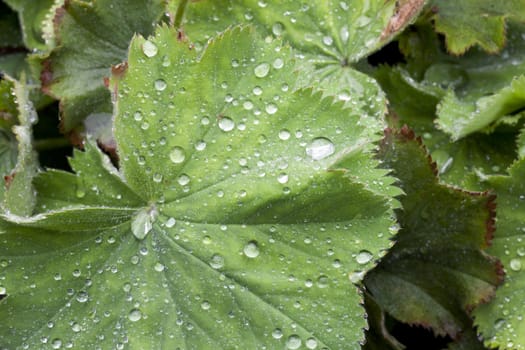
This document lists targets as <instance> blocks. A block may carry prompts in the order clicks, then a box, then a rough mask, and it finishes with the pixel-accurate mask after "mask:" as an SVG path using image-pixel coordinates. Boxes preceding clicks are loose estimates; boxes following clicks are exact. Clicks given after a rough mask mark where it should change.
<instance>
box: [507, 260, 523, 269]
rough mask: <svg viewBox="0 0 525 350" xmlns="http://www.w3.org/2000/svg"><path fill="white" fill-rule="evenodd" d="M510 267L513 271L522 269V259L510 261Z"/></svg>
mask: <svg viewBox="0 0 525 350" xmlns="http://www.w3.org/2000/svg"><path fill="white" fill-rule="evenodd" d="M509 265H510V268H511V269H512V270H513V271H519V270H521V260H520V259H512V260H511V261H510V264H509Z"/></svg>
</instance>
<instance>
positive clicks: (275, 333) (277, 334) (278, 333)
mask: <svg viewBox="0 0 525 350" xmlns="http://www.w3.org/2000/svg"><path fill="white" fill-rule="evenodd" d="M272 337H273V338H274V339H281V338H282V337H283V331H282V330H281V329H280V328H275V329H274V330H273V331H272Z"/></svg>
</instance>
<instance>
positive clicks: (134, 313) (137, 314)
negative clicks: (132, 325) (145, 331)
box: [128, 309, 142, 322]
mask: <svg viewBox="0 0 525 350" xmlns="http://www.w3.org/2000/svg"><path fill="white" fill-rule="evenodd" d="M128 318H129V320H130V321H131V322H137V321H139V320H140V319H141V318H142V312H141V311H140V310H139V309H133V310H131V311H130V312H129V315H128Z"/></svg>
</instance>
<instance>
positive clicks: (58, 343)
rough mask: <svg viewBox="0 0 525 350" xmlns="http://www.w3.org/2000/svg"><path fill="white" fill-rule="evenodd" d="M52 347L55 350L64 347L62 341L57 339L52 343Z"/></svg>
mask: <svg viewBox="0 0 525 350" xmlns="http://www.w3.org/2000/svg"><path fill="white" fill-rule="evenodd" d="M51 347H52V348H53V349H60V348H61V347H62V340H60V339H58V338H55V339H53V340H52V341H51Z"/></svg>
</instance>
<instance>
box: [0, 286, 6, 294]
mask: <svg viewBox="0 0 525 350" xmlns="http://www.w3.org/2000/svg"><path fill="white" fill-rule="evenodd" d="M6 294H7V289H6V287H4V286H0V295H6Z"/></svg>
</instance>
